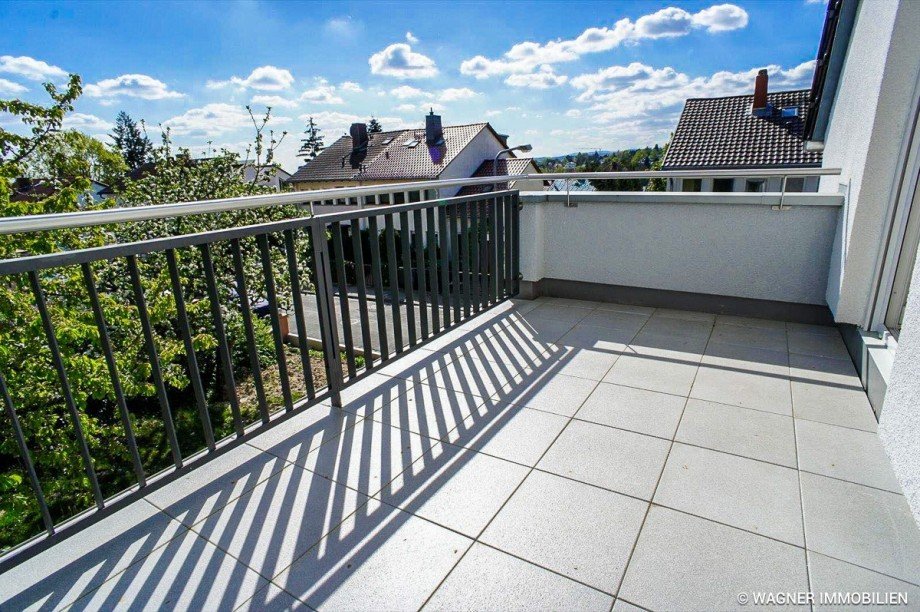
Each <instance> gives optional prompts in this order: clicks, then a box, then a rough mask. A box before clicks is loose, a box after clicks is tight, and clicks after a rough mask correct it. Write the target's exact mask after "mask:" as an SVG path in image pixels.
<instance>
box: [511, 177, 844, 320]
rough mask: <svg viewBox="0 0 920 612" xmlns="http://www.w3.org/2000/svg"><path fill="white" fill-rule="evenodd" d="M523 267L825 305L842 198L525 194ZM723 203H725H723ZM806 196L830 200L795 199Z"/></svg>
mask: <svg viewBox="0 0 920 612" xmlns="http://www.w3.org/2000/svg"><path fill="white" fill-rule="evenodd" d="M522 199H523V202H524V209H523V211H522V213H521V271H522V274H523V278H524V280H527V281H539V280H541V279H543V278H556V279H565V280H575V281H584V282H590V283H601V284H607V285H623V286H629V287H645V288H652V289H666V290H672V291H686V292H691V293H705V294H710V295H718V296H735V297H743V298H754V299H762V300H774V301H780V302H792V303H798V304H817V305H823V304H824V291H825V287H826V285H827V271H828V268H829V260H830V253H831V245H832V243H833V238H834V230H835V228H836V220H837V215H838V210H839V207H840V205H841V203H842V198H841V197H839V196H823V195H819V194H796V195H787V196H786V202H787V203H789V204H793V206H792V207H791V208H789V209H788V210H783V211H777V210H773V209H772V207H771V204H776V203H778V202H779V196H775V195H773V196H770V195H760V194H689V193H687V194H677V193H641V192H633V193H626V192H619V193H599V192H598V193H583V194H572V201H573V202H577V204H578V206H577V207H574V208H567V207H566V206H565V194H559V193H554V194H535V193H534V194H524V196H523V198H522ZM716 202H720V203H716ZM796 202H801V203H812V204H820V205H807V206H794V204H795V203H796Z"/></svg>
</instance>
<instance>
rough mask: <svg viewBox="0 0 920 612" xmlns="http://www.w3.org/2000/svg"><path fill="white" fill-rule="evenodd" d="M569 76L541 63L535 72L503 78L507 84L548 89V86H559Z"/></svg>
mask: <svg viewBox="0 0 920 612" xmlns="http://www.w3.org/2000/svg"><path fill="white" fill-rule="evenodd" d="M568 79H569V77H567V76H565V75H564V74H556V73H555V72H553V68H552V66H548V65H543V66H540V69H539V70H538V71H536V72H531V73H526V74H512V75H509V76H508V78H507V79H505V83H506V84H507V85H511V86H512V87H529V88H530V89H549V88H550V87H559V86H560V85H562V84H563V83H565V82H566V81H567V80H568Z"/></svg>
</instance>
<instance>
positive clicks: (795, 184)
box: [786, 176, 805, 193]
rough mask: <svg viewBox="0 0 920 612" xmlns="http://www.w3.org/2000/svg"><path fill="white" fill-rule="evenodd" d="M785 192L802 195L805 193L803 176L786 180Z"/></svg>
mask: <svg viewBox="0 0 920 612" xmlns="http://www.w3.org/2000/svg"><path fill="white" fill-rule="evenodd" d="M786 191H788V192H790V193H802V192H803V191H805V177H804V176H790V177H789V178H787V179H786Z"/></svg>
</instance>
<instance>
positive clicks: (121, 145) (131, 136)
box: [109, 111, 153, 170]
mask: <svg viewBox="0 0 920 612" xmlns="http://www.w3.org/2000/svg"><path fill="white" fill-rule="evenodd" d="M109 138H111V139H112V144H113V145H114V146H115V149H116V150H118V152H119V153H121V156H122V158H124V160H125V163H126V164H127V165H128V168H130V169H131V170H137V169H138V168H140V167H141V166H143V165H144V164H146V163H147V162H148V161H149V160H150V155H151V152H152V149H153V145H152V144H151V143H150V139H148V138H147V134H145V133H144V132H143V131H142V130H141V128H140V127H138V125H137V122H136V121H134V119H132V118H131V116H130V115H128V113H126V112H125V111H121V112H119V113H118V116H117V117H115V127H114V128H113V129H112V133H111V134H110V135H109Z"/></svg>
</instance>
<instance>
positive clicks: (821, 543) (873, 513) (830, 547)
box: [801, 472, 920, 581]
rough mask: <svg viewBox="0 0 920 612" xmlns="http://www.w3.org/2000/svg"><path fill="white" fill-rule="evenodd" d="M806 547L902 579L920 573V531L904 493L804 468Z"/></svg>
mask: <svg viewBox="0 0 920 612" xmlns="http://www.w3.org/2000/svg"><path fill="white" fill-rule="evenodd" d="M801 478H802V502H803V505H804V510H805V537H806V538H807V540H808V548H809V549H810V550H813V551H815V552H819V553H822V554H825V555H829V556H831V557H835V558H837V559H841V560H843V561H848V562H850V563H853V564H855V565H860V566H862V567H865V568H868V569H872V570H875V571H877V572H881V573H884V574H888V575H889V576H893V577H895V578H899V579H901V580H909V581H916V580H917V577H918V576H920V530H918V528H917V523H916V522H915V521H914V518H913V515H912V514H911V512H910V507H909V506H908V505H907V500H906V499H904V497H903V496H902V495H899V494H896V493H889V492H887V491H880V490H878V489H870V488H868V487H864V486H861V485H856V484H851V483H848V482H842V481H840V480H834V479H831V478H826V477H824V476H817V475H814V474H809V473H807V472H802V474H801Z"/></svg>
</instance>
